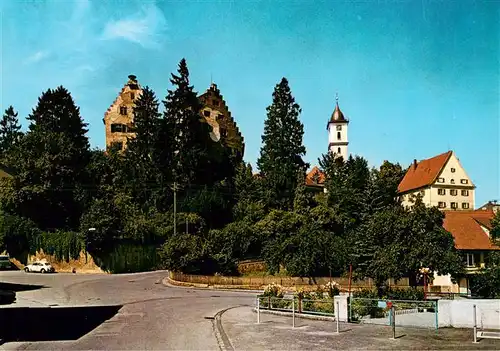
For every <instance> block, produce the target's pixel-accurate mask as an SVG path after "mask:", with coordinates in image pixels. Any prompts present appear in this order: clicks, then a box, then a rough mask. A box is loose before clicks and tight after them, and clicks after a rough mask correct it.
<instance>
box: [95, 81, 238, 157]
mask: <svg viewBox="0 0 500 351" xmlns="http://www.w3.org/2000/svg"><path fill="white" fill-rule="evenodd" d="M128 78H129V79H128V82H127V83H126V84H125V86H124V87H123V88H122V90H121V91H120V93H119V94H118V96H117V98H116V99H115V101H114V102H113V103H112V104H111V106H110V107H109V108H108V110H107V111H106V113H105V114H104V118H103V123H104V126H105V133H106V148H107V149H108V148H110V147H116V148H117V149H119V150H125V148H126V147H127V141H128V140H130V139H132V138H134V137H135V134H134V132H133V125H134V106H135V101H136V100H137V99H138V98H139V97H140V96H141V93H142V88H141V86H140V84H139V83H138V81H137V77H136V76H134V75H130V76H129V77H128ZM199 99H200V102H201V103H202V104H203V108H202V109H201V111H200V115H201V116H203V118H204V119H205V120H206V121H207V123H208V124H210V126H211V127H212V132H211V133H210V136H211V138H212V140H214V142H219V141H220V142H221V143H222V144H223V145H224V146H227V147H229V148H231V150H233V152H234V154H235V156H236V157H241V158H243V154H244V149H245V144H244V139H243V136H242V135H241V133H240V131H239V129H238V126H237V125H236V122H235V121H234V119H233V117H232V115H231V112H230V111H229V109H228V107H227V104H226V102H225V101H224V98H223V96H222V95H221V93H220V91H219V89H218V88H217V85H215V84H213V83H212V84H211V85H210V88H209V89H207V91H206V92H205V93H203V94H202V95H200V96H199Z"/></svg>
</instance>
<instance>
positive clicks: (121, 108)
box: [120, 106, 127, 116]
mask: <svg viewBox="0 0 500 351" xmlns="http://www.w3.org/2000/svg"><path fill="white" fill-rule="evenodd" d="M120 115H124V116H126V115H127V107H126V106H120Z"/></svg>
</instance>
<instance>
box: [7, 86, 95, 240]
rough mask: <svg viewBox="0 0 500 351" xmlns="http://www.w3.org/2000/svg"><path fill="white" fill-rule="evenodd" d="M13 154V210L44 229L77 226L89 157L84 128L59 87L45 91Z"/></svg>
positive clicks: (69, 101)
mask: <svg viewBox="0 0 500 351" xmlns="http://www.w3.org/2000/svg"><path fill="white" fill-rule="evenodd" d="M28 120H30V121H31V124H30V126H29V131H28V132H27V134H26V136H25V137H24V138H22V141H21V143H20V145H19V147H18V148H16V149H17V151H16V158H17V160H16V164H15V168H16V175H15V177H16V181H15V182H14V184H15V189H13V190H14V193H15V194H16V199H15V200H14V201H13V203H12V204H11V205H12V206H11V210H14V211H16V212H18V214H20V215H22V216H24V217H27V218H30V219H32V220H33V221H35V223H37V224H38V225H39V226H40V228H41V229H42V230H46V229H56V228H61V229H62V228H76V227H78V220H79V218H80V216H81V211H82V208H81V205H82V204H81V201H80V200H81V198H82V196H83V193H84V189H83V186H84V185H85V184H87V181H88V179H87V177H86V176H87V172H86V167H87V164H88V161H89V157H90V150H89V142H88V139H87V136H86V133H87V130H86V126H87V124H86V123H84V122H83V120H82V119H81V117H80V111H79V108H78V107H77V106H76V105H75V103H74V101H73V99H72V97H71V95H70V93H69V92H68V91H67V90H66V89H65V88H63V87H59V88H57V89H56V90H51V89H49V90H47V91H46V92H44V93H43V94H42V96H41V97H40V98H39V99H38V105H37V106H36V107H35V108H34V109H33V112H32V113H31V114H30V116H29V117H28Z"/></svg>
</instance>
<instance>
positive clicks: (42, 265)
mask: <svg viewBox="0 0 500 351" xmlns="http://www.w3.org/2000/svg"><path fill="white" fill-rule="evenodd" d="M24 271H25V272H26V273H30V272H37V273H53V272H54V271H55V270H54V267H52V266H51V265H50V263H48V262H35V263H32V264H29V265H27V266H26V267H24Z"/></svg>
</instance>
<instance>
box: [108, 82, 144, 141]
mask: <svg viewBox="0 0 500 351" xmlns="http://www.w3.org/2000/svg"><path fill="white" fill-rule="evenodd" d="M141 93H142V89H141V86H140V85H139V83H138V82H137V77H136V76H134V75H129V76H128V82H127V84H125V86H124V87H123V88H122V90H121V91H120V93H119V94H118V96H117V97H116V99H115V101H113V103H112V104H111V106H109V108H108V110H107V111H106V113H105V114H104V118H103V120H102V121H103V123H104V130H105V133H106V149H108V148H110V147H115V148H117V149H118V150H124V149H125V148H126V147H127V141H128V140H129V139H130V138H133V137H134V133H133V132H132V128H133V124H134V106H135V104H134V101H135V100H136V99H137V98H138V97H139V96H140V95H141Z"/></svg>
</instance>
